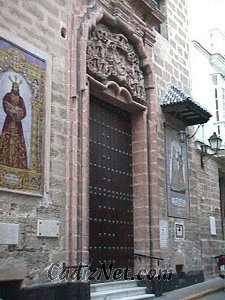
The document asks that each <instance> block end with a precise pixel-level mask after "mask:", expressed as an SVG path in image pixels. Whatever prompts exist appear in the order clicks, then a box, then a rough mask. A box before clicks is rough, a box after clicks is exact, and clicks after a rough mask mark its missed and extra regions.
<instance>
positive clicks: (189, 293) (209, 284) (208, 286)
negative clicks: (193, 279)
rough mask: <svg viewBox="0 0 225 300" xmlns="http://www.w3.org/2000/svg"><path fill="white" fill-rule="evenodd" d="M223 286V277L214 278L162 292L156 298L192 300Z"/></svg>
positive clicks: (224, 285) (160, 299) (224, 282)
mask: <svg viewBox="0 0 225 300" xmlns="http://www.w3.org/2000/svg"><path fill="white" fill-rule="evenodd" d="M224 288H225V281H224V279H221V278H216V279H211V280H207V281H205V282H201V283H197V284H194V285H191V286H188V287H185V288H182V289H178V290H174V291H171V292H167V293H164V294H163V296H161V297H156V300H194V299H198V298H200V297H203V296H205V295H208V294H210V293H213V292H216V291H218V290H221V289H224ZM224 299H225V292H224Z"/></svg>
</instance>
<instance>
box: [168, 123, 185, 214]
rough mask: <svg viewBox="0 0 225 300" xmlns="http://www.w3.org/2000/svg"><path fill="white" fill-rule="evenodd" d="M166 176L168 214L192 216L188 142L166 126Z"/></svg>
mask: <svg viewBox="0 0 225 300" xmlns="http://www.w3.org/2000/svg"><path fill="white" fill-rule="evenodd" d="M165 132H166V165H167V167H166V171H167V172H166V176H167V195H168V215H169V216H171V217H178V218H184V219H186V218H187V219H188V218H189V217H190V203H189V180H188V160H187V143H186V142H184V143H181V142H180V141H179V138H178V131H177V130H175V129H173V128H171V127H169V126H166V128H165Z"/></svg>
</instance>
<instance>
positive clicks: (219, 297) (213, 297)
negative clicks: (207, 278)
mask: <svg viewBox="0 0 225 300" xmlns="http://www.w3.org/2000/svg"><path fill="white" fill-rule="evenodd" d="M224 299H225V291H219V292H216V293H213V294H210V295H208V296H205V297H201V298H199V300H224Z"/></svg>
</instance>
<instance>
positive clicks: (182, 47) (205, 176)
mask: <svg viewBox="0 0 225 300" xmlns="http://www.w3.org/2000/svg"><path fill="white" fill-rule="evenodd" d="M163 9H164V10H165V13H166V15H167V20H166V22H165V24H163V26H162V34H157V42H156V44H155V45H154V46H153V53H152V61H153V66H154V67H153V70H154V72H155V78H156V89H157V94H158V120H159V122H158V149H159V155H158V170H159V173H158V174H159V197H160V219H161V220H166V221H168V248H162V249H161V256H162V257H164V258H165V264H166V265H167V266H168V265H170V266H171V267H172V268H173V269H174V270H175V265H176V264H179V263H182V264H184V269H185V270H198V269H203V270H204V273H205V277H206V278H207V277H212V276H214V275H215V271H216V267H215V261H214V260H213V259H212V256H214V255H217V254H221V253H223V249H224V242H223V240H222V228H221V212H220V195H219V175H218V168H223V165H222V164H221V163H220V164H219V163H216V162H215V161H214V160H213V159H211V160H209V161H208V162H207V163H206V165H205V169H204V170H203V169H201V166H200V151H199V150H196V144H195V143H194V141H193V140H190V141H189V142H188V173H189V192H190V220H181V219H179V218H171V217H168V214H167V193H166V169H165V166H166V164H165V145H164V143H165V140H164V139H165V134H164V122H166V123H167V124H168V125H171V126H173V127H175V128H177V129H178V130H181V129H182V125H181V124H180V123H179V122H177V121H176V120H175V119H173V118H167V117H166V116H165V115H163V114H162V111H161V108H160V102H161V101H162V99H163V97H164V95H165V93H166V91H167V89H168V86H169V84H170V83H172V84H174V85H175V86H177V87H179V88H180V89H182V90H183V91H185V92H187V93H190V91H191V85H190V68H189V60H188V51H189V49H188V31H187V25H188V23H187V17H186V16H187V8H186V1H177V0H168V1H165V3H164V6H163ZM196 100H197V99H196ZM188 131H189V132H192V129H191V128H188ZM209 216H215V217H216V227H217V235H215V236H212V235H210V228H209ZM179 221H181V222H183V223H184V227H185V239H184V240H180V241H179V240H178V239H175V229H174V228H175V222H179Z"/></svg>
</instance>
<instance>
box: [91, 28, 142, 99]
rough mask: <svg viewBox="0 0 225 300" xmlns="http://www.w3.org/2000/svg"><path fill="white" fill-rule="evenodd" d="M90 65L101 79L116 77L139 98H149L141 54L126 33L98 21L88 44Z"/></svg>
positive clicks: (117, 80)
mask: <svg viewBox="0 0 225 300" xmlns="http://www.w3.org/2000/svg"><path fill="white" fill-rule="evenodd" d="M87 69H88V73H89V74H90V75H92V76H93V77H96V78H97V79H99V80H100V81H109V80H113V81H116V82H117V83H118V84H119V85H120V86H124V87H126V88H127V89H128V90H129V92H130V93H131V95H132V97H133V98H134V99H135V100H139V101H141V102H143V101H145V97H146V93H145V88H144V76H143V72H142V70H141V69H140V62H139V58H138V56H137V54H136V53H135V50H134V47H133V46H132V45H131V44H130V43H129V41H128V39H127V38H126V37H125V36H124V35H123V34H121V33H114V32H112V31H110V29H109V28H108V27H106V26H105V25H103V24H98V25H97V26H96V27H95V28H94V30H93V31H91V33H90V37H89V41H88V45H87Z"/></svg>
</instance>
